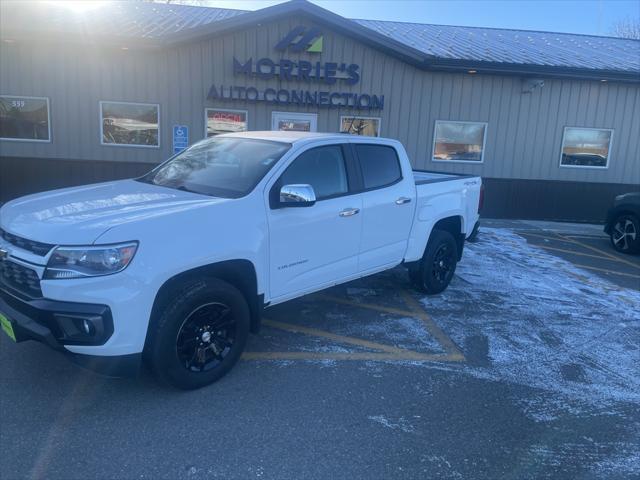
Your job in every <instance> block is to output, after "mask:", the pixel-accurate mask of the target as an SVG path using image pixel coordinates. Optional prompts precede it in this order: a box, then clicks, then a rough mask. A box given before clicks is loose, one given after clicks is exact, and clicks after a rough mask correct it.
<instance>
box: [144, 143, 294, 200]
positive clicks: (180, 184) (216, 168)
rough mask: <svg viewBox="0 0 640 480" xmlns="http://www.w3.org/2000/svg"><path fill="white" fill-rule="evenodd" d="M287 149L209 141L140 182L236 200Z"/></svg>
mask: <svg viewBox="0 0 640 480" xmlns="http://www.w3.org/2000/svg"><path fill="white" fill-rule="evenodd" d="M290 147H291V145H289V144H288V143H279V142H268V141H262V140H250V139H247V138H233V137H213V138H212V139H209V140H205V141H202V142H200V143H197V144H195V145H193V146H191V147H189V148H187V149H186V150H184V151H183V152H182V153H180V154H179V155H177V156H176V157H174V158H172V159H171V160H169V161H168V162H166V163H164V164H162V165H160V166H159V167H158V168H156V169H155V170H153V171H152V172H150V173H149V174H147V175H145V176H144V177H143V178H141V179H140V181H142V182H147V183H151V184H154V185H161V186H164V187H170V188H176V189H179V190H188V191H192V192H196V193H203V194H205V195H213V196H216V197H226V198H238V197H241V196H243V195H246V194H247V193H249V192H250V191H251V190H252V189H253V188H254V187H255V186H256V185H257V184H258V182H259V181H260V180H261V179H262V177H264V176H265V174H266V173H267V172H268V171H269V169H270V168H271V167H272V166H273V165H274V164H275V163H276V162H277V161H278V160H279V159H280V157H282V155H283V154H284V153H285V152H286V151H287V150H289V148H290Z"/></svg>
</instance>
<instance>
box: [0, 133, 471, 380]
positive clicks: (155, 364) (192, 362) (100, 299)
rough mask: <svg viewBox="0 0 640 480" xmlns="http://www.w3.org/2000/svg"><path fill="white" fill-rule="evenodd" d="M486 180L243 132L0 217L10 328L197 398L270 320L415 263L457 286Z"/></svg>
mask: <svg viewBox="0 0 640 480" xmlns="http://www.w3.org/2000/svg"><path fill="white" fill-rule="evenodd" d="M481 201H482V200H481V179H480V178H479V177H476V176H465V175H453V174H442V173H429V172H423V171H414V170H412V168H411V164H410V162H409V158H408V157H407V154H406V152H405V150H404V148H403V146H402V144H401V143H399V142H397V141H394V140H389V139H384V138H370V137H357V136H349V135H344V134H316V133H301V132H245V133H236V134H228V135H219V136H216V137H213V138H210V139H206V140H203V141H201V142H199V143H196V144H194V145H193V146H191V147H189V148H188V149H186V150H184V151H183V152H181V153H179V154H177V155H175V156H173V157H172V158H170V159H169V160H167V161H166V162H164V163H162V164H160V165H159V166H157V167H156V168H154V169H153V170H152V171H151V172H149V173H148V174H146V175H144V176H143V177H141V178H137V179H130V180H121V181H114V182H108V183H100V184H96V185H88V186H82V187H74V188H66V189H61V190H54V191H51V192H45V193H39V194H34V195H29V196H25V197H22V198H18V199H16V200H13V201H10V202H8V203H6V204H5V205H4V206H3V207H2V209H1V210H0V322H1V324H2V329H3V330H4V331H5V332H6V333H7V334H8V335H9V337H11V338H12V339H13V340H14V341H17V342H20V341H23V340H29V339H34V340H38V341H40V342H43V343H45V344H47V345H49V346H51V347H52V348H54V349H56V350H59V351H62V352H64V353H65V354H67V355H68V356H69V357H70V358H71V359H72V360H74V361H75V362H76V363H79V364H81V365H84V366H86V367H88V368H91V369H93V370H96V371H98V372H101V373H103V374H106V375H113V376H122V375H128V374H132V373H135V372H137V370H138V368H139V366H140V364H141V362H142V361H143V360H144V361H145V363H146V364H147V365H148V366H149V367H150V368H151V370H152V371H153V372H154V374H155V375H156V376H157V377H158V378H159V379H160V380H162V381H164V382H166V383H169V384H171V385H173V386H175V387H178V388H184V389H192V388H198V387H202V386H204V385H207V384H210V383H212V382H214V381H216V380H217V379H219V378H220V377H222V376H223V375H224V374H225V373H227V372H228V371H229V370H230V369H231V368H232V367H233V365H234V364H235V363H236V361H237V360H238V359H239V358H240V356H241V354H242V351H243V349H244V347H245V344H246V341H247V337H248V335H249V333H250V332H256V333H257V332H258V330H259V327H260V317H261V312H262V310H263V308H265V307H269V306H272V305H276V304H278V303H281V302H285V301H287V300H291V299H293V298H296V297H300V296H302V295H306V294H308V293H311V292H315V291H317V290H321V289H324V288H327V287H330V286H333V285H336V284H340V283H343V282H348V281H350V280H353V279H356V278H359V277H364V276H366V275H372V274H374V273H376V272H380V271H383V270H387V269H390V268H394V267H396V266H397V265H400V264H404V265H405V266H406V267H408V272H409V277H410V280H411V282H412V283H413V284H414V285H415V287H416V288H418V289H420V290H421V291H423V292H426V293H430V294H434V293H439V292H441V291H442V290H444V289H445V288H446V287H447V285H448V284H449V281H450V280H451V278H452V276H453V274H454V270H455V268H456V263H457V262H458V261H459V260H460V259H461V256H462V249H463V246H464V243H465V239H466V237H467V236H469V235H470V234H471V232H472V231H473V229H474V226H475V225H476V223H477V221H478V211H479V204H480V203H481Z"/></svg>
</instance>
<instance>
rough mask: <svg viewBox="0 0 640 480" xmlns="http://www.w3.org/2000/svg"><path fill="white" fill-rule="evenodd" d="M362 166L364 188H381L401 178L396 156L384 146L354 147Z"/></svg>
mask: <svg viewBox="0 0 640 480" xmlns="http://www.w3.org/2000/svg"><path fill="white" fill-rule="evenodd" d="M355 147H356V152H357V153H358V158H359V159H360V164H361V165H362V176H363V179H364V188H365V189H369V188H377V187H383V186H385V185H389V184H391V183H394V182H396V181H398V180H400V179H401V178H402V172H401V171H400V162H399V161H398V155H397V154H396V150H395V149H394V148H393V147H386V146H384V145H356V146H355Z"/></svg>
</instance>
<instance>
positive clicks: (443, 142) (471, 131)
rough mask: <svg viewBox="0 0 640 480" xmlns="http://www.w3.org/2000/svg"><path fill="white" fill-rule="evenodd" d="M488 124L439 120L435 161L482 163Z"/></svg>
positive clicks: (435, 140) (435, 142) (434, 148)
mask: <svg viewBox="0 0 640 480" xmlns="http://www.w3.org/2000/svg"><path fill="white" fill-rule="evenodd" d="M486 134H487V124H486V123H484V122H453V121H444V120H437V121H436V126H435V130H434V140H433V161H434V162H468V163H482V161H483V160H484V144H485V137H486Z"/></svg>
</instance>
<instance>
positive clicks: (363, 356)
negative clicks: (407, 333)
mask: <svg viewBox="0 0 640 480" xmlns="http://www.w3.org/2000/svg"><path fill="white" fill-rule="evenodd" d="M407 353H410V355H404V354H395V353H375V352H245V353H244V354H243V355H242V359H243V360H360V361H378V362H380V361H383V362H388V361H410V362H460V361H462V360H464V358H458V357H454V356H452V355H448V354H443V353H434V354H426V353H416V352H409V351H407Z"/></svg>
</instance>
